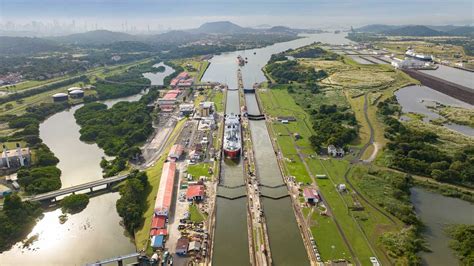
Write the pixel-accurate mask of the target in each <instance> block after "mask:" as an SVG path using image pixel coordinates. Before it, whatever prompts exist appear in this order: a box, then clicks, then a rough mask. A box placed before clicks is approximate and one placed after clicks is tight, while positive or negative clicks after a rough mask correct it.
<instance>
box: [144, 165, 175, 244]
mask: <svg viewBox="0 0 474 266" xmlns="http://www.w3.org/2000/svg"><path fill="white" fill-rule="evenodd" d="M175 178H176V163H175V162H166V163H164V164H163V171H162V173H161V179H160V186H159V188H158V192H157V194H156V200H155V211H154V213H153V217H152V220H151V229H150V237H151V247H152V248H154V249H159V248H163V247H164V241H165V237H166V236H167V235H168V230H167V229H166V222H167V219H168V215H169V212H170V208H171V200H172V198H173V190H174V181H175Z"/></svg>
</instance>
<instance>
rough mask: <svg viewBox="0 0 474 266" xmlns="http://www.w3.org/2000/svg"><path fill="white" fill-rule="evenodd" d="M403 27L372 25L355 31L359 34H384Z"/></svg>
mask: <svg viewBox="0 0 474 266" xmlns="http://www.w3.org/2000/svg"><path fill="white" fill-rule="evenodd" d="M401 27H403V26H395V25H383V24H371V25H367V26H363V27H360V28H357V29H354V31H358V32H371V33H384V32H386V31H390V30H394V29H399V28H401Z"/></svg>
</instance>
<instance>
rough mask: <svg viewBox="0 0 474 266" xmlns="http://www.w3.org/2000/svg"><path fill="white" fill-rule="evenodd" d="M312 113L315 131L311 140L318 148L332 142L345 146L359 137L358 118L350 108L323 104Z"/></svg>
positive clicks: (338, 145)
mask: <svg viewBox="0 0 474 266" xmlns="http://www.w3.org/2000/svg"><path fill="white" fill-rule="evenodd" d="M310 114H311V119H312V121H313V129H314V131H315V134H314V135H312V136H311V137H310V141H311V144H312V145H313V147H314V148H315V149H316V150H319V149H321V148H322V147H326V146H327V145H330V144H332V145H335V146H337V147H344V146H346V145H347V144H349V143H350V142H351V141H353V140H354V139H355V138H357V132H358V127H357V120H356V118H355V116H354V113H353V112H352V111H351V110H350V109H349V108H347V107H338V106H336V105H325V104H322V105H320V106H319V108H318V109H313V110H311V112H310Z"/></svg>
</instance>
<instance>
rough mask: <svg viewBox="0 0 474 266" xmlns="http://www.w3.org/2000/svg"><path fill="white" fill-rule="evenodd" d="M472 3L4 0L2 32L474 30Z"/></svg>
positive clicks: (1, 4)
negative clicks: (224, 23)
mask: <svg viewBox="0 0 474 266" xmlns="http://www.w3.org/2000/svg"><path fill="white" fill-rule="evenodd" d="M473 5H474V1H473V0H443V1H441V0H431V1H429V0H352V1H351V0H0V27H5V25H7V24H8V23H9V22H10V24H8V25H10V26H11V22H13V23H15V24H16V25H20V24H29V23H31V21H37V22H41V23H44V24H48V25H63V24H64V25H69V26H67V27H69V29H71V27H70V25H72V23H74V25H75V26H74V29H77V30H84V29H87V30H91V29H95V28H101V29H110V30H120V31H130V30H148V29H151V30H152V31H163V30H169V29H185V28H194V27H198V26H199V25H200V24H202V23H205V22H209V21H219V20H229V21H232V22H234V23H237V24H239V25H242V26H258V25H262V24H268V25H285V26H291V27H299V28H325V27H335V28H337V27H349V26H361V25H366V24H373V23H384V24H426V25H428V24H429V25H442V24H456V25H466V24H474V22H473V20H474V19H473V17H474V15H473V14H474V7H473Z"/></svg>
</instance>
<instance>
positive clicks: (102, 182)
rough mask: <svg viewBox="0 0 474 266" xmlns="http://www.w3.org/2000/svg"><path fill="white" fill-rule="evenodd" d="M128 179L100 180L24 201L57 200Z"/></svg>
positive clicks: (109, 178)
mask: <svg viewBox="0 0 474 266" xmlns="http://www.w3.org/2000/svg"><path fill="white" fill-rule="evenodd" d="M127 177H128V175H120V176H114V177H108V178H103V179H99V180H96V181H92V182H87V183H84V184H80V185H76V186H72V187H67V188H63V189H58V190H55V191H51V192H47V193H43V194H38V195H35V196H31V197H25V198H23V200H24V201H26V200H30V201H42V200H47V199H52V198H55V197H57V196H62V195H66V194H69V193H73V192H77V191H81V190H85V189H90V188H94V187H98V186H102V185H108V184H111V183H115V182H119V181H122V180H124V179H125V178H127Z"/></svg>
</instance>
